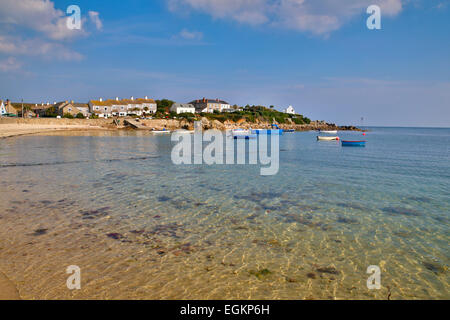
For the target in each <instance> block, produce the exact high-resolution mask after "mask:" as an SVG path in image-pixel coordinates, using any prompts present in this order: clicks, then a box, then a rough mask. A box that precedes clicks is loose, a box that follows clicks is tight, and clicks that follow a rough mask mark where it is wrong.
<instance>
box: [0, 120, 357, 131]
mask: <svg viewBox="0 0 450 320" xmlns="http://www.w3.org/2000/svg"><path fill="white" fill-rule="evenodd" d="M124 120H125V119H124V118H120V119H119V125H117V123H114V122H113V119H56V118H33V119H22V118H0V124H37V125H67V126H71V125H73V126H80V125H85V126H96V127H102V128H107V129H123V128H126V126H124ZM201 122H202V127H203V129H204V130H207V129H217V130H230V129H237V128H243V129H250V128H253V129H270V128H271V123H268V122H260V121H258V122H255V123H252V122H247V121H246V120H245V119H240V120H238V121H236V122H234V121H231V120H226V121H225V122H223V123H222V122H220V121H218V120H209V119H208V118H206V117H203V118H201ZM139 123H140V124H142V126H143V127H145V128H148V129H149V130H163V129H167V130H177V129H186V130H193V129H194V122H193V121H187V120H186V119H181V120H177V119H152V120H139ZM278 126H279V127H280V128H281V129H294V130H297V131H310V130H319V129H320V130H347V131H362V130H361V129H359V128H357V127H354V126H342V127H339V126H336V125H335V124H329V123H325V122H318V121H313V122H311V123H310V124H295V123H292V122H290V123H285V124H279V125H278Z"/></svg>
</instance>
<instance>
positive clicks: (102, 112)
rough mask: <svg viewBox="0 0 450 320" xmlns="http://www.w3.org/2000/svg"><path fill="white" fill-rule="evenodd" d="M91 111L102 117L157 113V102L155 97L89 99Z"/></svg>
mask: <svg viewBox="0 0 450 320" xmlns="http://www.w3.org/2000/svg"><path fill="white" fill-rule="evenodd" d="M89 111H90V112H91V113H94V114H97V115H98V116H99V117H100V118H108V117H111V116H119V117H125V116H128V115H137V116H142V115H143V114H149V113H156V102H155V101H154V100H153V99H148V97H145V98H144V99H134V97H131V98H130V99H122V100H120V99H119V98H116V99H108V100H105V101H104V100H103V99H102V98H100V99H99V100H91V101H89Z"/></svg>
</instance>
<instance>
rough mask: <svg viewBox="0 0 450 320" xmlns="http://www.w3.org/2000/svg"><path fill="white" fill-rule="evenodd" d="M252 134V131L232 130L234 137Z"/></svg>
mask: <svg viewBox="0 0 450 320" xmlns="http://www.w3.org/2000/svg"><path fill="white" fill-rule="evenodd" d="M250 133H251V131H250V130H247V129H234V130H231V134H232V135H233V136H240V135H246V134H250Z"/></svg>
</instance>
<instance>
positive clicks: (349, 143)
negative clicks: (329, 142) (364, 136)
mask: <svg viewBox="0 0 450 320" xmlns="http://www.w3.org/2000/svg"><path fill="white" fill-rule="evenodd" d="M342 146H343V147H365V146H366V141H347V140H342Z"/></svg>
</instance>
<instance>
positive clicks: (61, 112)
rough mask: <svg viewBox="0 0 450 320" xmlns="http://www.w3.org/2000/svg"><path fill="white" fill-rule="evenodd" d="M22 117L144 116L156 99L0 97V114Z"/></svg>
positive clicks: (188, 109)
mask: <svg viewBox="0 0 450 320" xmlns="http://www.w3.org/2000/svg"><path fill="white" fill-rule="evenodd" d="M22 110H23V111H24V115H23V116H24V117H43V116H49V115H53V116H55V115H56V116H61V117H63V116H65V115H68V114H69V115H71V116H74V117H75V116H79V115H80V114H81V115H82V116H83V117H90V116H91V115H96V116H98V117H100V118H109V117H126V116H139V117H140V116H146V115H151V114H154V113H156V111H157V104H156V102H155V100H153V99H149V98H148V97H144V98H137V99H135V98H134V97H131V98H130V99H119V98H118V97H116V98H115V99H106V100H103V98H99V99H98V100H90V101H89V102H88V103H87V104H86V103H76V102H74V101H70V102H69V101H61V102H54V103H53V104H50V103H48V102H47V103H46V104H44V103H41V104H30V103H13V102H10V101H9V100H6V102H4V101H2V100H0V115H1V116H22ZM242 110H243V109H242V108H239V107H237V106H234V107H232V106H231V105H230V104H229V103H228V102H226V101H224V100H221V99H206V98H203V99H197V100H194V101H191V102H189V103H174V104H173V105H172V106H171V107H170V109H169V111H170V112H173V113H176V114H180V113H213V112H236V111H242ZM284 112H286V113H289V114H295V110H294V108H293V107H292V106H289V107H288V108H287V109H285V110H284Z"/></svg>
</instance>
